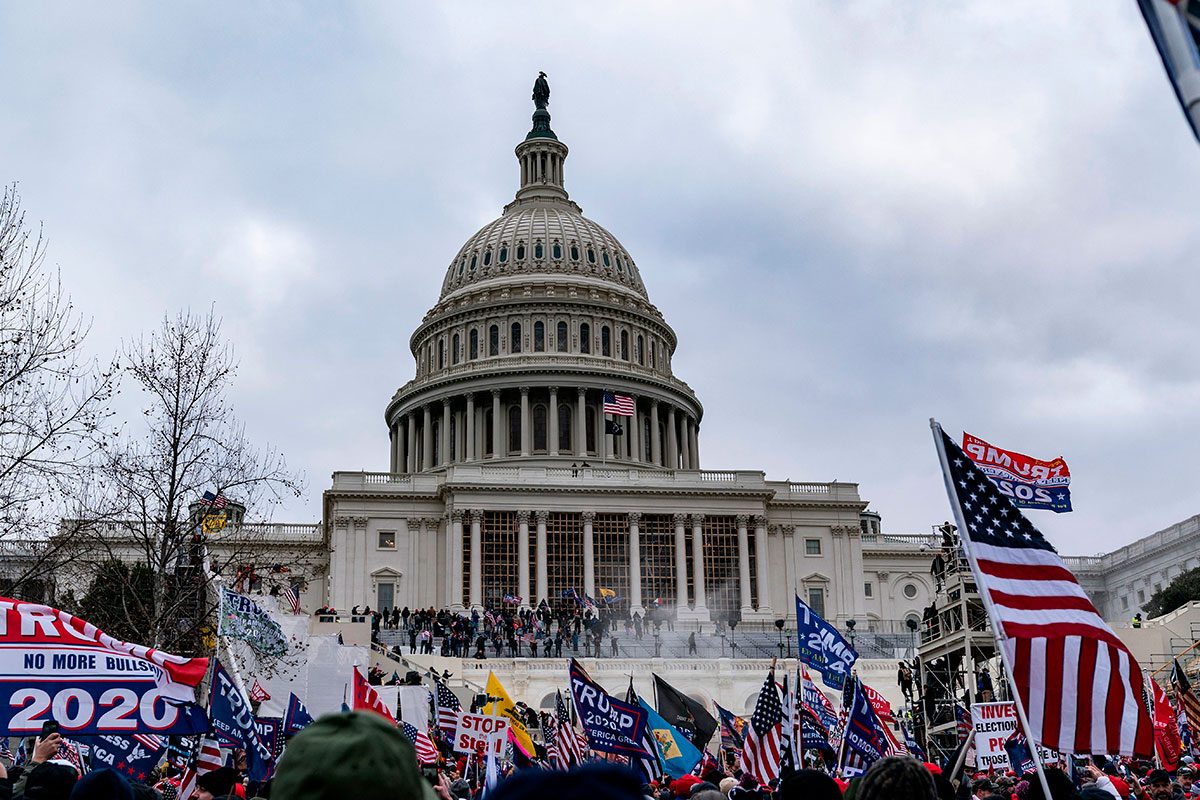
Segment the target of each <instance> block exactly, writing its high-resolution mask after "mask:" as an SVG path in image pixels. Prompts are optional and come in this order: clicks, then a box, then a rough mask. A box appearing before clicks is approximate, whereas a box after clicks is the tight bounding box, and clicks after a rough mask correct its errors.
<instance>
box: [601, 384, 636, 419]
mask: <svg viewBox="0 0 1200 800" xmlns="http://www.w3.org/2000/svg"><path fill="white" fill-rule="evenodd" d="M633 409H634V403H633V398H632V397H630V396H629V395H627V394H614V393H612V392H610V391H608V390H605V392H604V413H605V414H612V415H613V416H614V417H632V416H633Z"/></svg>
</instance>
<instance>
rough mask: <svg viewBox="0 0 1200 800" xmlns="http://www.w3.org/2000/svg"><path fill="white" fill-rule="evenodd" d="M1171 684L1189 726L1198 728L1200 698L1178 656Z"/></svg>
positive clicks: (1172, 669)
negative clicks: (1194, 690) (1197, 696)
mask: <svg viewBox="0 0 1200 800" xmlns="http://www.w3.org/2000/svg"><path fill="white" fill-rule="evenodd" d="M1171 684H1172V686H1173V687H1174V689H1175V703H1176V705H1178V706H1179V709H1180V710H1181V711H1182V712H1183V716H1184V718H1185V719H1186V720H1187V724H1188V728H1190V729H1191V730H1193V731H1194V730H1197V728H1198V727H1200V699H1197V698H1196V693H1195V692H1193V691H1192V682H1191V681H1190V680H1188V676H1187V671H1186V670H1184V668H1183V667H1181V666H1180V665H1179V659H1178V658H1177V659H1175V663H1174V665H1173V666H1172V667H1171ZM1189 732H1190V731H1189ZM1189 738H1190V737H1189Z"/></svg>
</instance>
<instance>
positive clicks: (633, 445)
mask: <svg viewBox="0 0 1200 800" xmlns="http://www.w3.org/2000/svg"><path fill="white" fill-rule="evenodd" d="M641 423H642V419H641V416H640V415H639V411H638V399H637V396H636V395H635V396H634V398H633V416H632V417H630V418H629V431H628V433H629V460H630V461H633V462H634V463H635V464H636V463H639V462H640V461H641V460H642V424H641Z"/></svg>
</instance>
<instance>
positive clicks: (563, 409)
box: [558, 403, 575, 453]
mask: <svg viewBox="0 0 1200 800" xmlns="http://www.w3.org/2000/svg"><path fill="white" fill-rule="evenodd" d="M572 419H573V417H572V415H571V406H570V405H569V404H567V403H559V404H558V450H559V452H560V453H573V452H575V446H574V445H573V444H572V443H571V420H572Z"/></svg>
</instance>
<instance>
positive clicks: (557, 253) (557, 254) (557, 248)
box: [550, 242, 562, 261]
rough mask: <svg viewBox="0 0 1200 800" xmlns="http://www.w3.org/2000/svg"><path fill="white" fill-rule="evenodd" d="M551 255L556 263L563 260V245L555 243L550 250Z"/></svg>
mask: <svg viewBox="0 0 1200 800" xmlns="http://www.w3.org/2000/svg"><path fill="white" fill-rule="evenodd" d="M550 255H551V256H552V257H553V258H554V260H555V261H557V260H558V259H560V258H562V245H561V244H559V243H558V242H555V243H554V246H553V247H551V248H550Z"/></svg>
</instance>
